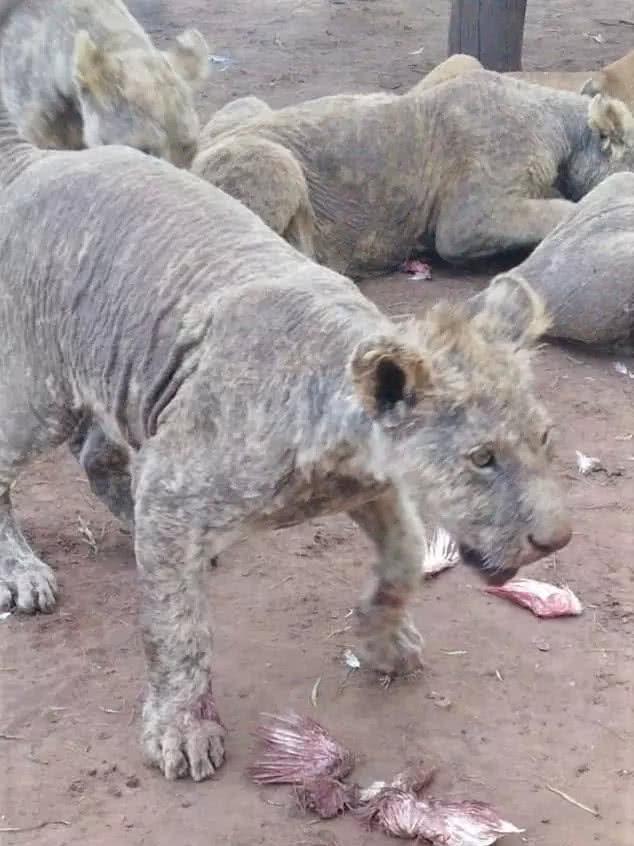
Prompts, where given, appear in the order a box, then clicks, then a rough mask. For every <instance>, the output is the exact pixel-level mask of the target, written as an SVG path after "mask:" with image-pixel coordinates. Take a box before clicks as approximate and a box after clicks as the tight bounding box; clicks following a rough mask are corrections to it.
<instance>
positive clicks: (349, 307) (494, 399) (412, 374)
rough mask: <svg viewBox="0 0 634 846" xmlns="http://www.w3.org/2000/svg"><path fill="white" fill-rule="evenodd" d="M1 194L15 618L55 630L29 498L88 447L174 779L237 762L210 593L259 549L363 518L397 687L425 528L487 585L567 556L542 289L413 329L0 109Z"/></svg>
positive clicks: (50, 588) (4, 519) (163, 176)
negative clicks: (134, 607) (46, 622)
mask: <svg viewBox="0 0 634 846" xmlns="http://www.w3.org/2000/svg"><path fill="white" fill-rule="evenodd" d="M1 22H2V20H1V15H0V25H1ZM0 190H1V192H2V202H3V207H2V208H3V214H2V215H0V278H1V279H2V280H3V282H2V284H3V290H2V297H1V298H0V335H1V337H2V338H3V343H4V348H5V355H4V358H3V366H2V368H0V608H3V609H8V608H12V607H15V608H16V609H18V610H20V611H23V612H35V611H50V610H52V608H53V606H54V604H55V600H56V595H57V581H56V575H55V573H54V572H53V570H52V569H51V567H50V566H49V565H48V564H47V563H46V562H44V561H42V560H41V559H40V558H38V556H37V555H36V554H35V552H34V551H33V550H32V549H31V547H30V545H29V543H28V541H27V539H26V538H25V537H24V535H23V533H22V532H21V530H20V527H19V523H18V520H17V517H16V514H15V512H14V510H13V508H12V504H11V491H12V487H13V483H14V481H15V480H16V478H17V477H18V476H19V474H20V473H21V472H22V471H23V470H24V468H25V467H26V466H27V465H28V464H29V463H30V462H31V461H33V460H34V459H35V458H36V456H38V455H41V454H43V453H45V452H46V451H48V450H51V449H52V448H54V447H55V446H59V445H61V444H63V443H65V442H67V441H68V440H69V439H70V438H75V439H78V440H79V441H81V439H82V438H83V444H81V443H78V442H77V440H76V442H75V444H74V449H75V450H77V451H78V452H79V457H80V460H81V462H82V465H83V466H84V468H85V470H86V472H87V474H89V478H90V481H91V486H92V487H93V490H95V492H96V493H97V494H98V495H99V496H100V497H101V498H102V499H103V501H104V502H105V503H106V504H107V505H108V506H109V507H110V508H111V510H112V511H113V513H114V514H116V515H117V516H119V517H121V516H122V517H123V518H124V519H125V520H126V521H128V522H129V523H130V524H132V525H133V530H134V549H135V556H136V560H137V564H138V572H139V589H140V604H141V628H142V638H143V645H144V649H145V656H146V662H147V677H148V689H147V693H146V698H145V704H144V708H143V744H144V749H145V754H146V757H147V759H148V761H149V762H150V763H151V764H153V765H154V766H156V767H159V768H160V769H161V771H162V772H163V773H164V774H165V776H166V777H167V778H169V779H175V778H178V777H182V776H191V777H192V778H193V779H194V780H196V781H200V780H202V779H206V778H209V777H210V776H211V775H213V773H214V771H215V770H216V769H217V768H218V767H220V765H221V764H222V762H223V758H224V738H225V729H224V727H223V724H222V721H221V717H220V715H219V713H218V709H217V706H216V702H215V698H214V692H213V689H212V682H213V671H212V637H211V630H210V620H209V618H210V613H209V611H210V609H209V603H210V596H211V591H210V590H209V589H208V585H207V576H208V574H209V560H210V558H213V557H214V556H215V555H217V554H219V553H222V552H223V550H225V549H228V548H229V547H230V546H231V545H232V544H233V543H235V542H237V541H238V540H240V539H241V538H243V537H245V536H249V535H253V534H254V533H256V532H259V531H262V530H265V529H274V528H277V529H280V528H283V527H285V526H290V525H294V524H298V523H301V522H303V521H305V520H307V519H310V518H311V517H316V516H319V515H324V514H332V513H336V512H347V513H348V514H349V515H350V516H351V518H352V519H353V520H354V521H355V522H356V523H357V524H358V525H359V526H360V527H361V529H362V530H363V531H364V532H365V533H366V534H367V535H368V537H369V538H370V539H371V540H372V542H373V543H374V545H375V547H376V551H377V560H376V563H375V564H374V566H373V574H372V577H371V579H370V581H369V584H368V587H367V590H366V592H365V594H364V595H363V596H362V598H361V600H360V603H359V607H358V612H357V623H358V634H359V637H360V638H361V645H362V648H361V649H360V650H359V655H360V656H361V657H362V660H363V662H364V665H365V666H367V667H368V668H375V669H376V670H378V671H379V672H381V673H388V674H395V673H407V672H409V671H411V670H414V669H417V668H418V667H419V666H420V662H421V652H422V639H421V636H420V634H419V632H418V630H417V629H416V627H415V625H414V623H413V622H412V621H411V619H410V616H409V614H408V610H407V607H408V602H409V600H410V598H411V597H412V595H413V594H414V592H415V591H416V590H418V589H419V587H420V582H421V576H422V572H421V571H422V567H421V563H422V556H423V548H424V528H423V523H422V519H423V516H424V519H425V520H427V521H429V522H430V523H431V524H432V525H434V524H439V523H440V524H442V525H443V526H444V527H445V529H446V530H447V531H448V532H450V534H451V535H452V536H453V537H454V539H455V541H456V542H457V543H458V544H459V547H460V550H461V554H462V558H463V560H464V562H465V563H466V564H467V565H470V566H472V567H473V568H475V571H477V572H478V573H480V574H481V575H482V576H483V577H484V578H485V579H487V580H488V581H493V582H500V581H504V580H506V579H508V578H509V577H510V576H512V575H514V574H515V573H516V572H517V570H518V568H520V567H523V566H526V565H529V564H531V563H532V562H534V561H537V560H539V559H541V558H542V557H543V556H545V555H548V554H549V553H552V552H554V551H555V550H557V549H560V548H562V547H564V546H565V545H566V544H567V543H568V541H569V540H570V537H571V526H570V517H569V515H568V510H567V508H566V505H565V502H564V499H563V496H562V492H561V489H560V485H559V483H558V481H557V478H556V473H555V471H554V468H553V462H552V458H553V444H552V438H551V436H550V424H549V419H548V415H547V412H546V410H545V409H544V408H543V407H542V405H541V403H540V402H539V400H538V398H537V397H536V396H535V393H534V389H533V387H532V380H531V370H532V368H531V350H532V349H533V348H534V346H535V344H536V341H537V340H538V338H539V337H540V335H541V334H542V333H543V332H544V330H545V328H546V326H547V316H546V314H545V311H544V307H543V304H542V302H541V300H540V299H539V297H537V295H536V294H535V293H534V291H533V290H532V289H531V287H530V286H529V285H528V284H527V283H525V282H523V281H516V280H515V279H514V278H512V277H508V278H503V279H500V280H498V281H497V282H496V284H495V285H493V286H492V287H491V288H490V290H489V292H488V294H487V296H486V297H484V298H483V299H482V300H479V301H478V303H477V304H476V305H475V306H472V307H467V306H461V305H460V304H454V305H450V304H446V303H445V304H437V305H436V306H435V307H434V308H433V309H432V310H431V311H430V312H429V314H427V315H425V317H424V318H423V319H421V320H413V319H412V320H408V321H401V322H398V323H397V322H396V321H394V320H392V319H390V318H389V317H388V316H387V315H385V314H383V313H382V312H381V311H380V310H379V309H378V308H377V306H375V305H374V304H373V303H371V302H370V301H369V300H368V299H367V298H366V297H365V296H363V294H362V293H361V292H360V291H359V289H358V287H357V286H356V285H355V284H354V283H353V282H352V281H351V280H350V279H348V278H346V277H344V276H342V275H340V274H338V273H336V272H335V271H333V270H330V269H329V268H326V267H323V266H320V265H318V264H316V263H315V262H313V261H311V260H310V259H309V258H307V257H306V256H304V255H302V254H301V253H300V252H299V251H297V250H296V249H294V248H293V247H292V246H290V245H289V244H288V243H287V242H286V241H285V240H284V239H282V238H280V237H279V236H278V235H277V234H276V233H274V232H273V231H272V230H271V229H270V228H269V227H268V226H266V225H265V224H264V222H263V221H262V220H261V219H260V218H259V217H258V216H257V215H255V214H254V213H253V212H251V211H250V210H249V209H247V208H246V207H245V206H244V205H242V204H241V203H239V202H238V201H236V200H235V199H233V198H232V197H230V196H228V195H227V194H226V193H224V192H222V191H220V190H218V189H217V188H214V187H213V186H211V185H209V184H207V183H205V182H204V181H203V180H201V179H199V178H197V177H196V176H194V175H193V174H191V173H189V172H187V171H186V170H184V169H177V168H176V167H174V166H173V165H171V164H170V163H168V162H166V161H163V160H160V159H156V158H150V157H149V156H145V155H143V154H141V153H140V152H139V151H137V150H133V149H130V148H128V147H125V146H120V145H117V146H104V147H96V148H91V149H87V150H82V151H58V150H40V149H37V148H35V147H33V146H32V145H31V144H29V143H28V142H26V141H24V140H23V139H22V138H21V137H20V136H19V134H18V133H17V131H16V130H15V128H14V127H13V125H12V123H11V121H10V119H9V117H8V115H7V113H6V110H5V109H4V107H2V105H1V103H0ZM122 221H123V222H124V224H123V225H122ZM254 257H255V259H256V260H254ZM34 327H36V328H37V331H34ZM93 474H96V477H93ZM109 476H110V477H111V478H112V480H113V483H112V484H110V483H109ZM271 564H272V566H274V562H271ZM66 578H67V580H68V582H70V581H71V574H67V576H66ZM242 625H248V621H243V622H242Z"/></svg>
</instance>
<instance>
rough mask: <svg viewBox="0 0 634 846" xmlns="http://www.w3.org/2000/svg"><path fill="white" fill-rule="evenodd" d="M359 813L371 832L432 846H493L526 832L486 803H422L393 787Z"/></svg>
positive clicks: (427, 801) (434, 801) (414, 796)
mask: <svg viewBox="0 0 634 846" xmlns="http://www.w3.org/2000/svg"><path fill="white" fill-rule="evenodd" d="M357 813H358V815H359V816H360V817H361V819H363V820H364V821H365V822H366V824H367V825H368V827H370V828H376V829H380V830H381V831H384V832H385V833H386V834H390V835H392V836H393V837H401V838H404V839H408V840H425V841H428V842H429V843H432V844H433V846H491V844H492V843H495V842H496V840H498V839H499V838H500V837H503V836H504V835H505V834H521V833H522V831H523V829H521V828H517V827H516V826H514V825H513V824H512V823H510V822H507V821H506V820H503V819H502V818H501V817H500V816H498V814H497V813H496V812H495V811H494V810H493V808H491V806H490V805H486V804H485V803H484V802H445V801H444V800H442V799H420V798H418V797H417V796H416V795H415V794H414V793H408V792H407V791H405V790H399V789H398V788H394V787H387V788H384V789H383V790H382V791H381V792H380V793H379V794H378V795H377V796H376V797H375V798H374V799H372V800H371V801H370V802H369V803H368V804H367V805H366V806H365V807H363V808H362V809H361V810H360V811H358V812H357Z"/></svg>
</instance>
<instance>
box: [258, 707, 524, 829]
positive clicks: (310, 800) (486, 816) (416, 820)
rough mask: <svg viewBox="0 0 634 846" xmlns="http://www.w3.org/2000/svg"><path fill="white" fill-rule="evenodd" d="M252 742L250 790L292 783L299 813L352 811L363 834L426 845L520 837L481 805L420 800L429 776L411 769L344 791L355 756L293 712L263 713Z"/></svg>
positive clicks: (430, 773)
mask: <svg viewBox="0 0 634 846" xmlns="http://www.w3.org/2000/svg"><path fill="white" fill-rule="evenodd" d="M263 718H264V719H263V721H262V723H261V724H260V725H259V726H258V728H257V731H256V735H257V737H258V738H259V739H260V740H261V742H262V744H263V747H264V748H263V750H262V753H261V756H260V758H259V759H258V760H257V761H256V762H255V763H254V764H253V766H252V767H251V768H250V770H249V773H250V775H251V778H252V779H253V781H255V783H256V784H292V785H293V786H294V796H295V801H296V802H297V804H298V805H299V807H300V808H302V809H303V810H304V811H311V812H313V813H316V814H317V815H318V816H319V817H321V818H322V819H331V818H332V817H336V816H340V815H341V814H343V813H344V812H345V811H348V810H351V811H352V812H353V813H354V815H355V816H356V817H357V818H358V819H359V820H360V822H362V823H363V824H365V825H366V826H367V827H368V828H372V829H377V830H380V831H383V832H384V833H385V834H388V835H391V836H392V837H400V838H403V839H407V840H417V841H419V842H421V843H422V842H423V841H425V842H427V843H429V844H432V846H490V844H493V843H495V842H496V840H498V838H500V837H502V836H503V835H505V834H516V833H521V831H522V829H519V828H516V827H515V826H514V825H512V823H509V822H507V821H506V820H503V819H502V818H501V817H499V816H498V814H497V813H496V812H495V811H494V810H493V808H491V807H490V806H489V805H486V804H484V803H482V802H448V801H447V802H446V801H443V800H441V799H432V798H428V799H427V798H426V799H423V798H421V796H420V794H421V793H422V792H423V791H424V790H425V789H426V788H427V787H428V786H429V784H430V783H431V781H432V779H433V778H434V775H435V770H426V769H424V768H423V767H422V766H421V765H416V766H413V767H410V768H408V769H406V770H404V771H403V772H402V773H399V775H397V776H396V778H394V779H393V780H392V781H391V782H390V783H387V782H374V783H373V784H371V785H370V786H369V787H366V788H364V789H363V788H361V787H359V786H358V785H357V784H346V783H345V781H344V779H345V778H346V776H348V775H349V774H350V773H351V772H352V768H353V767H354V756H353V754H352V753H351V752H350V751H349V750H348V749H346V747H345V746H342V745H341V744H340V743H339V742H338V741H336V740H335V739H334V738H333V737H332V736H331V735H330V734H329V733H328V732H327V731H326V729H324V728H323V727H322V726H321V725H319V723H317V722H316V721H315V720H313V719H311V718H310V717H300V716H298V715H297V714H295V713H292V712H291V713H288V714H286V715H285V716H275V715H271V714H264V715H263Z"/></svg>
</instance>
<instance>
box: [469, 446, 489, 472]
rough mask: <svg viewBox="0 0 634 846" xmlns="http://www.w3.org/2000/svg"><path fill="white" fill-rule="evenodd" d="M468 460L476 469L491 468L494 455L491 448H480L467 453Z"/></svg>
mask: <svg viewBox="0 0 634 846" xmlns="http://www.w3.org/2000/svg"><path fill="white" fill-rule="evenodd" d="M469 458H470V459H471V461H472V462H473V463H474V464H475V466H476V467H480V468H482V467H493V466H494V464H495V454H494V452H493V450H492V448H491V447H488V446H480V447H476V448H475V449H472V450H471V452H470V453H469Z"/></svg>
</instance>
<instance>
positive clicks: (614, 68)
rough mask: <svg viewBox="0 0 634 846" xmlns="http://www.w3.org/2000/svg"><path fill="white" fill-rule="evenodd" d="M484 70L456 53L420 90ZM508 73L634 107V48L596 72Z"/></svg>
mask: <svg viewBox="0 0 634 846" xmlns="http://www.w3.org/2000/svg"><path fill="white" fill-rule="evenodd" d="M475 70H484V68H483V66H482V65H481V64H480V62H479V61H478V60H477V59H476V58H475V57H474V56H469V55H468V54H466V53H454V55H453V56H449V58H448V59H445V61H444V62H441V63H440V64H439V65H436V67H435V68H433V69H432V70H431V71H430V72H429V73H428V74H427V75H426V76H425V77H423V79H422V80H421V81H420V83H418V87H419V88H420V89H423V88H432V87H433V86H434V85H438V84H439V83H441V82H446V81H447V80H448V79H453V78H454V77H456V76H460V75H462V74H464V73H472V72H473V71H475ZM505 76H509V77H512V78H514V79H522V80H524V82H530V83H533V84H534V85H543V86H545V87H546V88H556V89H558V90H561V91H575V92H577V93H580V94H585V95H586V96H589V97H594V95H595V94H605V95H606V96H608V97H614V98H616V99H617V100H621V101H622V102H623V103H625V105H626V106H627V107H628V108H629V109H630V110H631V109H633V108H634V50H630V52H629V53H626V54H625V56H622V57H621V58H620V59H617V60H616V61H615V62H612V63H611V64H609V65H606V66H605V67H604V68H601V69H600V70H595V71H512V72H509V73H506V74H505Z"/></svg>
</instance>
